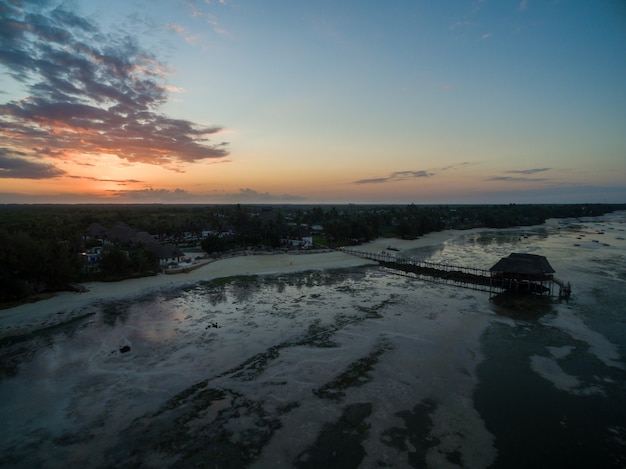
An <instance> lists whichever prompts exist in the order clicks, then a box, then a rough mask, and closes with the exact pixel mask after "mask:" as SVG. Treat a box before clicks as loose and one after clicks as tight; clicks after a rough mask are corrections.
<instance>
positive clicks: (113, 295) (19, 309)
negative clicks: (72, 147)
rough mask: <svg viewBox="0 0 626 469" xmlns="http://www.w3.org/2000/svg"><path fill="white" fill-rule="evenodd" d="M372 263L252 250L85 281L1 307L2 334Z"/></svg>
mask: <svg viewBox="0 0 626 469" xmlns="http://www.w3.org/2000/svg"><path fill="white" fill-rule="evenodd" d="M468 232H469V231H462V230H447V231H442V232H437V233H429V234H427V235H425V236H423V237H421V238H419V239H415V240H402V239H394V238H380V239H377V240H375V241H371V242H369V243H366V244H363V245H360V246H359V249H360V250H363V251H372V252H381V251H382V250H385V249H386V248H388V247H391V248H393V249H395V250H405V249H415V248H419V247H425V246H433V245H438V244H442V243H445V242H446V241H448V240H450V239H453V238H455V237H456V236H458V235H459V234H460V233H468ZM370 264H375V263H374V262H372V261H368V260H365V259H361V258H359V257H355V256H352V255H350V254H345V253H343V252H339V251H334V252H326V253H313V254H305V253H303V254H272V255H269V254H256V255H244V256H237V257H231V258H227V259H220V260H216V261H214V262H210V263H208V264H206V265H204V266H202V267H200V268H198V269H195V270H192V271H190V272H187V273H180V274H172V275H167V274H159V275H156V276H153V277H143V278H138V279H128V280H123V281H120V282H89V283H84V284H83V285H84V287H85V288H87V290H88V291H87V292H84V293H74V292H60V293H58V294H57V295H55V296H54V297H52V298H48V299H45V300H41V301H37V302H35V303H27V304H23V305H20V306H16V307H14V308H9V309H5V310H0V338H3V337H8V336H14V335H21V334H25V333H28V332H31V331H33V330H37V329H41V328H44V327H51V326H54V325H57V324H60V323H63V322H67V321H70V320H72V319H74V318H76V317H79V316H80V315H82V314H84V312H83V309H84V307H85V306H87V305H89V304H92V303H97V302H100V301H107V300H113V299H124V298H130V297H135V296H140V295H145V294H148V293H150V291H152V290H155V291H158V290H163V289H170V288H175V287H178V286H183V285H186V284H192V283H196V282H199V281H203V280H212V279H216V278H226V277H232V276H236V275H264V274H275V273H289V272H303V271H307V270H324V269H340V268H350V267H357V266H362V265H370Z"/></svg>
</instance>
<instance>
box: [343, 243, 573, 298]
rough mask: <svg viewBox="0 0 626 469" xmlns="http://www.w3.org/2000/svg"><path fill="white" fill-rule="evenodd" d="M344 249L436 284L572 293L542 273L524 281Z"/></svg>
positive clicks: (485, 271)
mask: <svg viewBox="0 0 626 469" xmlns="http://www.w3.org/2000/svg"><path fill="white" fill-rule="evenodd" d="M340 250H341V251H342V252H345V253H346V254H351V255H354V256H358V257H361V258H364V259H369V260H373V261H376V262H378V263H379V264H380V265H381V266H383V267H385V268H387V269H389V270H390V271H392V272H393V273H395V274H399V275H403V276H406V277H411V278H418V279H421V280H428V281H435V282H437V283H443V284H449V285H455V286H459V287H463V288H469V289H472V290H479V291H486V292H489V293H490V294H497V293H501V292H504V291H507V292H512V293H518V292H519V293H522V292H530V293H539V294H544V293H549V294H550V295H552V294H553V291H554V285H555V284H556V285H557V286H558V287H559V289H558V290H559V291H558V295H559V297H566V296H569V294H570V293H571V286H570V284H569V283H565V282H563V281H562V280H559V279H557V278H555V277H554V276H553V275H545V276H542V278H541V279H540V280H533V281H529V280H525V279H521V278H520V277H519V276H504V275H502V274H498V273H494V272H493V271H492V270H490V269H481V268H476V267H468V266H461V265H453V264H443V263H439V262H431V261H425V260H420V259H415V258H411V257H406V256H402V255H401V254H390V253H388V252H386V251H383V252H380V253H377V252H372V251H361V250H358V249H353V248H341V249H340Z"/></svg>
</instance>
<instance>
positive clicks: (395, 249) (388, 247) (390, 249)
mask: <svg viewBox="0 0 626 469" xmlns="http://www.w3.org/2000/svg"><path fill="white" fill-rule="evenodd" d="M399 250H400V249H398V248H392V247H391V246H387V251H399Z"/></svg>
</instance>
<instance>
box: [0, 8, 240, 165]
mask: <svg viewBox="0 0 626 469" xmlns="http://www.w3.org/2000/svg"><path fill="white" fill-rule="evenodd" d="M15 5H17V4H16V3H11V2H9V3H7V2H4V4H3V6H2V8H3V10H4V11H3V12H2V16H1V17H0V31H1V33H0V35H1V41H0V65H1V66H2V67H3V68H4V69H5V70H6V72H7V74H8V75H9V76H10V77H12V78H13V79H14V80H16V81H18V82H19V83H21V84H22V86H23V87H24V88H25V90H26V91H27V92H28V93H29V95H28V96H27V97H26V98H23V99H20V100H13V101H9V102H6V103H3V104H0V138H3V139H5V140H7V141H10V142H11V146H12V147H14V148H16V149H19V150H20V151H22V152H24V153H25V154H26V153H31V152H33V151H34V154H33V153H31V156H44V155H46V156H49V155H50V154H51V152H52V153H53V152H57V153H58V156H59V157H64V158H68V157H69V156H68V155H71V154H76V152H77V151H79V152H80V154H81V155H82V156H83V157H88V156H89V155H100V154H112V155H116V156H118V157H119V158H121V159H124V160H127V161H128V162H130V163H148V164H155V165H162V166H164V167H166V168H168V167H170V168H171V167H176V165H180V164H184V163H190V162H194V161H201V160H207V159H216V158H223V157H225V156H227V155H228V150H227V147H226V145H227V144H226V142H222V143H219V144H212V143H210V141H209V137H211V136H213V135H216V134H218V133H219V132H220V131H221V127H219V126H212V125H204V124H199V123H196V122H192V121H189V120H185V119H176V118H171V117H168V116H167V115H164V114H163V113H161V112H159V109H160V108H161V107H162V106H163V105H164V104H165V103H166V102H167V101H168V97H169V92H168V91H169V89H171V88H168V85H167V84H166V83H165V82H164V77H165V76H166V75H167V73H166V67H165V65H164V64H162V63H160V62H159V60H158V59H157V58H156V57H155V56H154V55H153V54H152V53H151V52H150V51H148V50H146V49H144V48H142V47H141V46H140V45H139V44H138V43H137V41H136V40H135V39H134V38H133V37H132V36H130V35H120V34H106V33H104V32H102V31H101V30H100V28H99V27H98V25H97V24H95V23H94V22H92V21H91V20H90V19H87V18H83V17H80V16H78V15H77V14H75V13H74V12H72V11H69V10H66V9H64V8H63V7H62V6H60V7H56V8H53V9H49V8H47V7H46V3H45V2H37V1H35V0H23V1H22V2H21V6H20V7H18V6H15ZM31 149H33V150H31ZM42 149H45V151H44V150H42ZM87 159H88V158H87ZM41 174H45V171H42V173H41ZM50 174H57V173H55V172H54V171H52V172H50Z"/></svg>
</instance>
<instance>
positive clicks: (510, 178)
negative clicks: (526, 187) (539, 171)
mask: <svg viewBox="0 0 626 469" xmlns="http://www.w3.org/2000/svg"><path fill="white" fill-rule="evenodd" d="M485 180H486V181H510V182H543V181H549V180H550V179H548V178H525V177H515V176H492V177H488V178H487V179H485Z"/></svg>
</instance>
